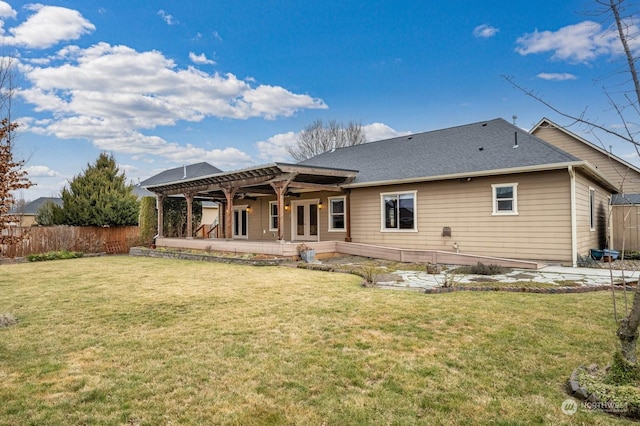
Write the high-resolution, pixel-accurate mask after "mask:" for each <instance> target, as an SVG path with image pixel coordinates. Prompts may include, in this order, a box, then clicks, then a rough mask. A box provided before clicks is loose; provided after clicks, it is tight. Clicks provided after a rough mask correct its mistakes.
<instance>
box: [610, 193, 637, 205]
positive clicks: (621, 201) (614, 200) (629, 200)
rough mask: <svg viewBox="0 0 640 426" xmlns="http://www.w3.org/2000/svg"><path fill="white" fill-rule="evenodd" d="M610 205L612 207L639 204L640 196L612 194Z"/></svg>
mask: <svg viewBox="0 0 640 426" xmlns="http://www.w3.org/2000/svg"><path fill="white" fill-rule="evenodd" d="M611 204H612V205H614V206H625V205H630V204H640V194H613V196H612V197H611Z"/></svg>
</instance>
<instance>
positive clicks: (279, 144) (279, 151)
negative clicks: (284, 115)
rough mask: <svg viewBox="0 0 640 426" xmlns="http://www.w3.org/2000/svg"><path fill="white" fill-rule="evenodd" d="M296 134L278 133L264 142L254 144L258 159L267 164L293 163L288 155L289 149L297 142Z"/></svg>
mask: <svg viewBox="0 0 640 426" xmlns="http://www.w3.org/2000/svg"><path fill="white" fill-rule="evenodd" d="M297 138H298V134H297V133H294V132H287V133H279V134H277V135H274V136H271V137H270V138H269V139H267V140H266V141H260V142H256V148H257V149H258V157H259V158H260V159H261V160H263V161H265V162H268V163H271V162H277V161H280V162H284V163H286V162H291V161H294V160H293V159H292V158H291V156H290V155H289V151H288V149H289V147H290V146H292V145H294V144H295V143H296V141H297Z"/></svg>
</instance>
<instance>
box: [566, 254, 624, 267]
mask: <svg viewBox="0 0 640 426" xmlns="http://www.w3.org/2000/svg"><path fill="white" fill-rule="evenodd" d="M625 257H626V255H625ZM576 264H577V265H578V267H580V268H594V267H595V266H596V265H597V264H598V262H597V261H596V260H594V258H593V257H591V256H589V255H586V256H580V255H578V261H577V262H576Z"/></svg>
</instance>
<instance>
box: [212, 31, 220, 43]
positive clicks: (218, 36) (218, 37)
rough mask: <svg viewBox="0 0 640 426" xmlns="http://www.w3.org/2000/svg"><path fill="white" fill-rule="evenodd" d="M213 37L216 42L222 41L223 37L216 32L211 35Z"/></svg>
mask: <svg viewBox="0 0 640 426" xmlns="http://www.w3.org/2000/svg"><path fill="white" fill-rule="evenodd" d="M211 36H212V37H213V39H214V40H216V41H222V36H220V33H219V32H217V31H214V32H212V33H211Z"/></svg>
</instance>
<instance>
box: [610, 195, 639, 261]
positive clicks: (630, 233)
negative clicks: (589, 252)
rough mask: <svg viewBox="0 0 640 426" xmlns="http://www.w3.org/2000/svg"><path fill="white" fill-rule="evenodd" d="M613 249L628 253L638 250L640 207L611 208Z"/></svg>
mask: <svg viewBox="0 0 640 426" xmlns="http://www.w3.org/2000/svg"><path fill="white" fill-rule="evenodd" d="M611 222H612V227H613V248H614V249H616V250H621V249H622V243H623V238H624V249H625V250H629V251H638V250H640V206H639V205H624V206H613V210H612V219H611Z"/></svg>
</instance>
